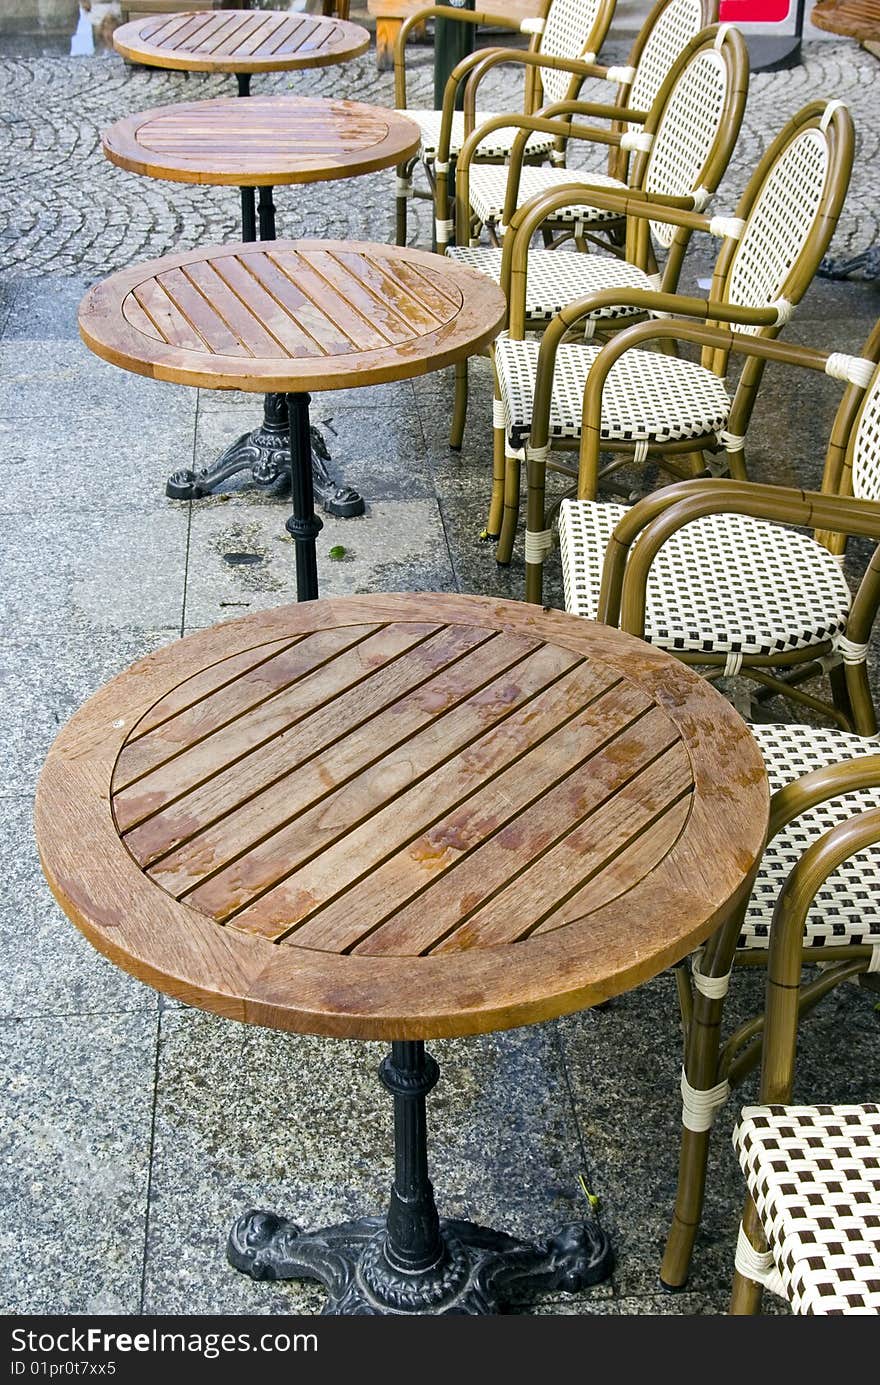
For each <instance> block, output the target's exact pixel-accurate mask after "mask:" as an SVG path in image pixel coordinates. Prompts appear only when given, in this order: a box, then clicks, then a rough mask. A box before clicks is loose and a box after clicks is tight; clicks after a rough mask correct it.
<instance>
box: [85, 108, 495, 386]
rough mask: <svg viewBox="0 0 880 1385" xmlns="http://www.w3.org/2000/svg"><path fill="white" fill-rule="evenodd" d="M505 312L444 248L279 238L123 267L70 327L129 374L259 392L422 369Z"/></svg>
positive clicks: (94, 291) (450, 354)
mask: <svg viewBox="0 0 880 1385" xmlns="http://www.w3.org/2000/svg"><path fill="white" fill-rule="evenodd" d="M242 104H245V103H244V102H242ZM504 315H505V303H504V295H503V293H502V291H501V289H500V288H499V287H498V286H497V284H495V283H493V282H492V280H490V279H488V278H487V277H486V276H485V275H483V274H478V273H477V272H476V271H474V270H471V269H466V268H464V267H462V266H459V265H456V264H455V263H454V262H453V261H452V260H449V259H447V258H446V257H445V256H441V255H433V254H431V253H430V252H428V251H424V250H412V249H409V248H406V247H399V246H393V245H378V244H376V245H374V244H371V243H359V242H354V241H327V240H314V241H284V240H278V241H272V242H267V241H256V242H245V243H242V244H238V245H236V244H232V245H219V246H209V247H207V248H204V249H200V250H190V251H187V252H185V253H183V254H176V255H167V256H165V257H164V258H163V259H161V260H153V261H149V262H146V263H143V264H139V265H135V266H134V267H133V268H131V269H125V270H121V271H120V272H119V273H118V274H113V275H111V276H110V278H108V279H105V280H103V281H102V282H100V283H98V284H96V285H94V286H93V287H92V288H91V289H90V290H89V291H88V293H87V294H86V296H85V298H84V299H83V301H82V304H81V305H80V310H79V327H80V332H81V334H82V337H83V340H84V341H85V342H86V344H87V345H88V346H89V347H90V348H91V349H92V350H93V351H94V352H95V353H96V354H97V355H99V356H102V357H103V358H104V359H105V360H107V361H110V362H112V364H114V365H118V366H122V367H123V368H124V369H126V370H132V371H134V372H135V373H137V374H140V375H149V376H152V377H154V378H155V379H157V380H171V381H174V382H175V383H179V384H185V385H196V386H201V387H203V388H208V389H242V390H252V391H255V392H259V393H263V392H265V391H266V390H281V391H285V390H286V391H288V392H290V391H298V390H322V389H345V388H348V387H351V386H355V385H371V384H379V383H381V382H384V381H387V380H399V379H408V378H409V377H410V376H413V375H424V374H426V373H427V372H428V371H432V370H439V369H440V368H441V367H442V366H445V365H451V364H453V363H454V362H455V361H458V360H461V359H463V358H465V357H467V356H469V355H473V354H474V353H476V352H478V351H480V350H482V348H483V347H484V346H486V345H488V344H489V342H490V341H492V340H493V338H494V337H495V336H497V334H498V332H499V331H500V330H501V327H502V325H503V322H504Z"/></svg>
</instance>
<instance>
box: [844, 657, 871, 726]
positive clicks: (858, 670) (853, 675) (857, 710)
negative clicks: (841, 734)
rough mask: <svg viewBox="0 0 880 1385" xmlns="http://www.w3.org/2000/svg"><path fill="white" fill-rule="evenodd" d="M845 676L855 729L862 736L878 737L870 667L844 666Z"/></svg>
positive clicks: (863, 665)
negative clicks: (869, 677)
mask: <svg viewBox="0 0 880 1385" xmlns="http://www.w3.org/2000/svg"><path fill="white" fill-rule="evenodd" d="M836 671H837V670H835V672H836ZM843 676H844V678H845V680H846V691H847V696H848V699H849V704H850V706H851V708H852V724H853V729H854V730H855V731H857V732H858V734H859V735H860V736H874V735H876V733H877V714H876V712H875V711H874V700H873V698H872V697H871V686H870V684H869V682H868V665H867V664H866V663H861V664H844V665H843ZM835 705H836V704H835Z"/></svg>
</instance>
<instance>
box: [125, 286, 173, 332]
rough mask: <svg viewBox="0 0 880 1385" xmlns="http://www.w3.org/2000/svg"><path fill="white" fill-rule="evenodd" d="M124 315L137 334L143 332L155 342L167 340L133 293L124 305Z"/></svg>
mask: <svg viewBox="0 0 880 1385" xmlns="http://www.w3.org/2000/svg"><path fill="white" fill-rule="evenodd" d="M122 315H123V317H124V318H125V320H126V322H128V323H130V324H131V326H132V327H133V328H134V329H135V331H136V332H142V333H143V334H144V336H145V337H152V339H153V341H164V340H165V338H164V337H163V335H162V333H161V332H160V331H159V328H158V327H157V326H156V325H155V323H154V322H153V321H152V319H151V318H149V317H147V314H146V313H145V312H144V310H143V308H142V307H141V305H140V303H139V302H138V301H137V299H136V298H135V296H134V294H133V293H130V294H129V295H128V297H127V298H126V299H125V302H124V303H123V304H122Z"/></svg>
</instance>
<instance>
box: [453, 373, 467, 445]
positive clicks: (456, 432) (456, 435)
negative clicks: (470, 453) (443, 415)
mask: <svg viewBox="0 0 880 1385" xmlns="http://www.w3.org/2000/svg"><path fill="white" fill-rule="evenodd" d="M467 406H468V363H467V358H465V359H464V360H463V361H456V363H455V404H454V406H453V410H452V427H451V428H450V430H449V446H450V447H451V448H453V449H454V451H456V452H460V451H461V444H462V441H463V440H464V425H465V422H466V420H467Z"/></svg>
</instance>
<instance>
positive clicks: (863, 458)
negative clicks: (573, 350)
mask: <svg viewBox="0 0 880 1385" xmlns="http://www.w3.org/2000/svg"><path fill="white" fill-rule="evenodd" d="M530 263H531V262H530ZM852 461H853V474H852V484H853V493H854V494H855V495H857V496H859V497H860V498H861V499H862V500H880V371H877V372H875V375H874V380H873V382H872V384H871V385H870V386H869V387H868V390H867V393H866V394H865V398H864V400H863V402H862V409H861V413H860V415H859V420H858V424H857V427H856V437H855V443H854V444H853V459H852Z"/></svg>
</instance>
